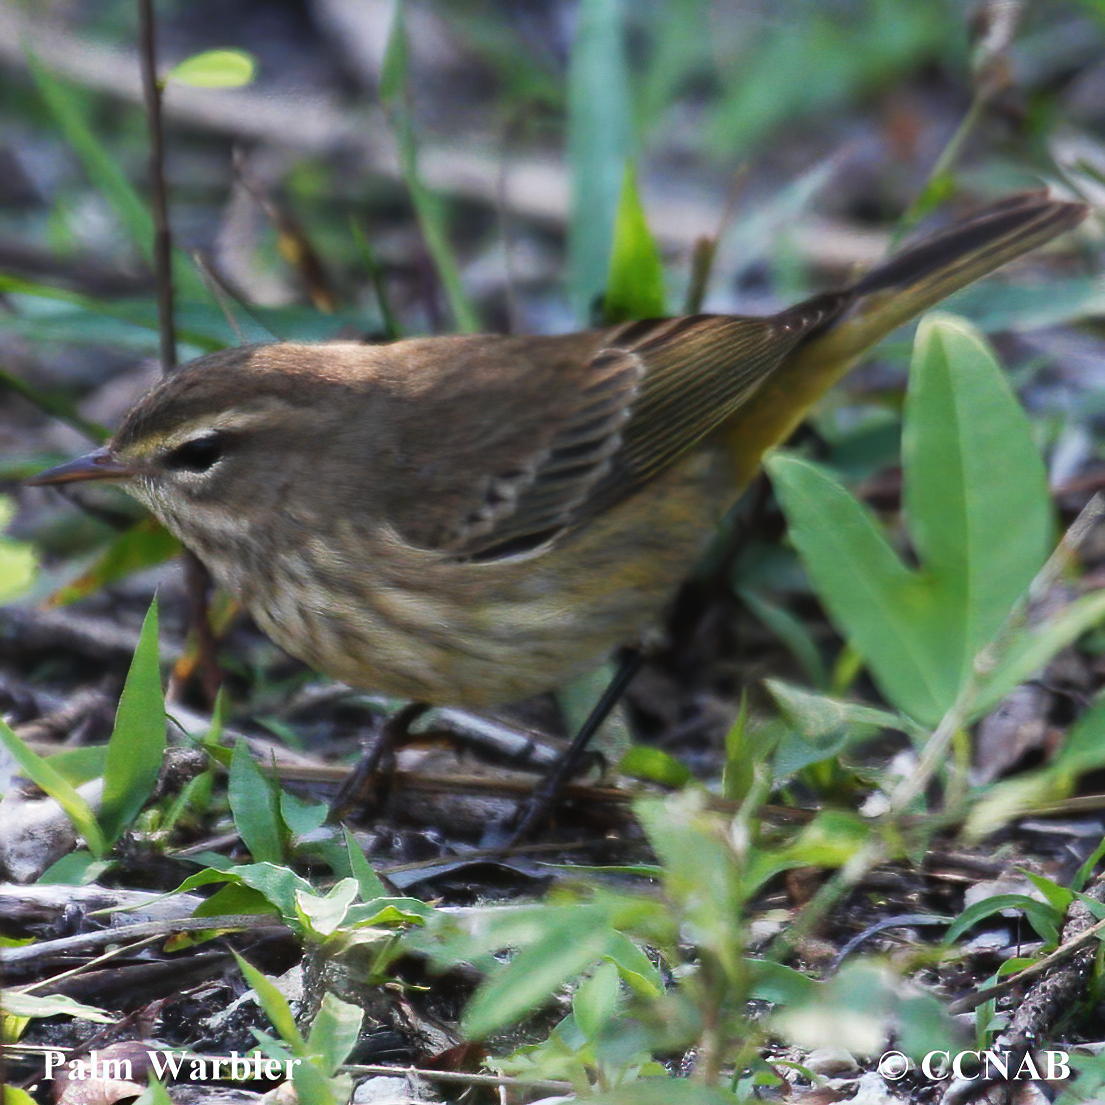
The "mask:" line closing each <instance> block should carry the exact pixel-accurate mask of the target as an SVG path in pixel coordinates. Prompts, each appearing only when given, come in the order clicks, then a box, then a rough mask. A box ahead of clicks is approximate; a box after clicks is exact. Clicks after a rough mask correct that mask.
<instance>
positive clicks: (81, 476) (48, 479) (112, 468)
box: [24, 446, 138, 487]
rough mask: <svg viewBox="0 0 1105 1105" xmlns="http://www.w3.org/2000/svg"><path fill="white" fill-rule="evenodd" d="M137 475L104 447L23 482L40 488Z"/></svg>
mask: <svg viewBox="0 0 1105 1105" xmlns="http://www.w3.org/2000/svg"><path fill="white" fill-rule="evenodd" d="M137 474H138V473H137V471H136V470H135V469H134V468H133V467H131V466H130V465H127V464H124V463H123V462H122V461H121V460H119V458H118V457H115V456H113V455H112V453H111V451H110V450H109V449H108V448H107V447H106V446H105V447H104V448H102V449H94V450H93V451H92V452H91V453H85V455H84V456H83V457H77V458H76V460H68V461H66V462H65V463H64V464H59V465H58V466H57V467H56V468H47V469H46V471H45V472H39V473H38V475H37V476H31V477H30V479H28V480H25V481H24V482H25V483H28V484H30V485H31V486H32V487H41V486H42V485H44V484H58V483H77V482H78V481H84V480H125V479H128V478H129V477H130V476H135V475H137Z"/></svg>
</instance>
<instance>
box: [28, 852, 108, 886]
mask: <svg viewBox="0 0 1105 1105" xmlns="http://www.w3.org/2000/svg"><path fill="white" fill-rule="evenodd" d="M111 867H112V862H111V860H107V859H98V858H97V857H96V856H95V855H94V854H93V853H92V852H89V851H85V849H83V848H79V849H78V850H77V851H75V852H70V853H69V855H67V856H62V857H61V859H59V860H58V861H57V862H56V863H51V864H50V866H49V867H47V868H46V870H45V871H43V872H42V874H41V875H39V877H38V880H37V881H38V885H39V886H89V885H90V884H91V883H94V882H95V881H96V880H97V879H98V878H99V877H100V876H101V875H102V874H103V873H104V872H105V871H108V870H110V868H111Z"/></svg>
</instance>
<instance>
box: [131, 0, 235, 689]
mask: <svg viewBox="0 0 1105 1105" xmlns="http://www.w3.org/2000/svg"><path fill="white" fill-rule="evenodd" d="M138 57H139V61H140V62H141V66H142V93H143V99H144V100H145V104H146V126H147V128H148V130H149V135H150V207H151V209H152V214H153V269H154V281H155V283H156V285H157V329H158V335H159V337H160V346H161V371H162V372H163V373H164V374H165V375H168V374H169V373H170V372H172V371H173V370H174V369H175V368H176V364H177V359H176V319H175V318H174V312H173V300H174V295H173V236H172V231H171V230H170V228H169V200H168V195H167V192H168V189H167V188H166V185H165V130H164V125H163V119H162V113H161V96H162V91H163V89H162V86H161V81H160V80H159V79H158V76H157V37H156V21H155V20H154V11H153V0H138ZM183 557H184V564H185V573H186V579H187V587H188V597H189V604H190V606H191V607H192V610H193V613H192V617H191V621H192V628H193V630H194V632H195V634H196V641H197V648H198V651H199V657H200V659H199V667H200V672H201V680H202V683H203V693H204V694H205V695H206V696H207V699H208V701H209V702H213V701H214V698H215V695H216V694H217V693H218V688H219V685H220V684H221V683H222V671H221V670H220V669H219V666H218V663H217V662H216V660H215V640H214V636H213V635H212V632H211V623H210V621H209V620H208V617H207V592H208V589H209V587H210V583H211V577H210V575H209V574H208V572H207V569H206V568H205V567H204V566H203V564H202V563H200V561H199V559H198V558H197V557H196V555H195V553H193V552H191V551H189V550H187V549H186V550H185V551H184V554H183Z"/></svg>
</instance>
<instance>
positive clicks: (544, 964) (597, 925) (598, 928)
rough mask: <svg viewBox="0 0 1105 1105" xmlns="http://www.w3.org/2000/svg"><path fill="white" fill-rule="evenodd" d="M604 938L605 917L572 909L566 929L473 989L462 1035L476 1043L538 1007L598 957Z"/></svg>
mask: <svg viewBox="0 0 1105 1105" xmlns="http://www.w3.org/2000/svg"><path fill="white" fill-rule="evenodd" d="M609 936H610V929H609V927H608V925H607V923H606V920H605V918H603V917H601V916H600V915H599V914H597V913H595V912H594V911H591V910H587V909H580V910H576V911H575V912H574V915H573V916H572V918H571V920H570V923H568V924H561V925H557V926H555V927H550V928H548V930H547V931H545V932H544V933H543V934H542V935H541V936H540V937H539V938H538V939H536V940H535V941H534V942H533V943H531V944H529V945H527V946H526V947H525V948H523V949H522V951H520V952H518V954H517V955H516V956H515V957H514V958H513V959H512V960H511V961H510V963H508V964H507V965H506V966H505V967H504V968H502V969H501V970H499V971H498V972H497V973H495V974H494V975H492V976H491V977H490V978H488V979H486V980H485V981H484V982H483V983H482V984H481V985H480V987H479V989H477V990H476V993H475V994H474V995H473V997H472V1000H471V1001H470V1002H469V1003H468V1006H467V1007H466V1009H465V1010H464V1018H463V1022H462V1023H463V1030H464V1034H465V1035H466V1036H468V1037H469V1038H471V1039H476V1040H479V1039H482V1038H483V1037H485V1036H486V1035H488V1033H490V1032H494V1031H495V1030H496V1029H499V1028H503V1027H505V1026H506V1025H509V1024H512V1023H513V1022H514V1021H516V1020H519V1019H520V1018H521V1017H523V1016H525V1015H526V1014H527V1013H530V1012H532V1011H533V1010H535V1009H538V1008H540V1007H541V1006H542V1005H544V1004H545V1003H546V1002H547V1001H548V1000H549V999H550V998H551V997H552V996H553V994H554V993H555V992H556V991H557V990H558V989H559V988H560V987H561V986H563V985H564V983H566V982H568V981H569V980H570V979H573V978H575V977H577V976H578V975H580V974H582V973H583V972H584V971H585V970H587V968H588V967H590V966H592V965H593V964H594V963H595V961H596V960H598V959H601V958H602V956H603V953H604V952H605V951H606V948H607V945H608V943H609Z"/></svg>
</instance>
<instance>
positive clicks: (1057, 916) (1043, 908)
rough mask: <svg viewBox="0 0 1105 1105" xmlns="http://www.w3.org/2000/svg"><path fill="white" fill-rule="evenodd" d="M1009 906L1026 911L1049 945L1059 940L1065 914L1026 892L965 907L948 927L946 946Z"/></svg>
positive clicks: (1030, 920)
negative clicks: (1060, 927)
mask: <svg viewBox="0 0 1105 1105" xmlns="http://www.w3.org/2000/svg"><path fill="white" fill-rule="evenodd" d="M1009 909H1014V910H1017V911H1018V912H1020V913H1023V914H1024V915H1025V918H1026V919H1027V920H1028V923H1029V924H1030V925H1031V926H1032V927H1033V928H1034V929H1035V930H1036V931H1037V932H1038V933H1039V934H1040V936H1041V937H1042V938H1043V939H1044V940H1046V941H1047V942H1048V943H1049V944H1051V945H1053V946H1054V945H1057V944H1058V943H1059V926H1060V925H1061V924H1062V923H1063V914H1062V913H1061V912H1060V911H1059V910H1057V909H1056V908H1055V907H1054V906H1052V905H1050V904H1048V903H1047V902H1040V901H1037V900H1036V899H1035V898H1030V897H1029V896H1028V895H1027V894H995V895H994V896H993V897H991V898H983V899H982V901H980V902H975V903H974V905H970V906H968V907H967V908H966V909H965V910H963V912H962V913H960V915H959V916H958V917H957V918H956V919H955V921H954V922H952V924H951V925H950V926H949V927H948V931H947V933H946V934H945V936H944V945H945V946H946V947H950V946H951V945H952V944H953V943H954V942H955V941H956V940H958V939H959V937H960V936H962V935H963V934H964V933H965V932H966V931H967V930H968V929H970V928H972V927H973V926H975V925H977V924H978V923H979V921H984V920H985V919H986V918H987V917H992V916H993V915H994V914H995V913H1002V912H1003V911H1005V910H1009Z"/></svg>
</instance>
